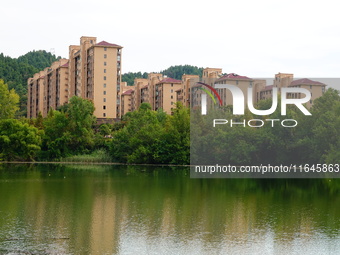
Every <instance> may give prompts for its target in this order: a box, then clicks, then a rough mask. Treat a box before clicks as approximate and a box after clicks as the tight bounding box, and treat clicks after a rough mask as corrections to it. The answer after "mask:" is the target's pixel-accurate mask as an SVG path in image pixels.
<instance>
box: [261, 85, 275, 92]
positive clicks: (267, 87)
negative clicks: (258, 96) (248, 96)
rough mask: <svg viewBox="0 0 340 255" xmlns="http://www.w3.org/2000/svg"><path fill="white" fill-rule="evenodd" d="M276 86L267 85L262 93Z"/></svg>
mask: <svg viewBox="0 0 340 255" xmlns="http://www.w3.org/2000/svg"><path fill="white" fill-rule="evenodd" d="M273 86H274V85H267V86H266V87H265V88H264V89H263V90H262V91H267V90H272V89H273Z"/></svg>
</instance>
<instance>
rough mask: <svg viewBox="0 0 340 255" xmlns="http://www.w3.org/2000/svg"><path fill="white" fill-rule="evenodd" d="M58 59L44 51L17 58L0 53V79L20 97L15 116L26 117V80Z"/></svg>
mask: <svg viewBox="0 0 340 255" xmlns="http://www.w3.org/2000/svg"><path fill="white" fill-rule="evenodd" d="M59 58H60V57H56V56H55V55H53V54H51V53H50V52H46V51H44V50H39V51H30V52H28V53H26V54H25V55H23V56H20V57H18V58H11V57H8V56H5V55H4V54H3V53H0V79H2V80H4V82H5V83H6V84H7V85H8V87H9V89H15V91H16V93H17V94H18V95H19V97H20V101H19V108H20V109H19V111H18V112H17V116H26V109H27V79H28V78H30V77H32V76H33V75H34V74H35V73H37V72H39V71H41V70H43V69H44V68H46V67H48V66H50V65H51V64H52V63H53V62H54V61H56V60H58V59H59Z"/></svg>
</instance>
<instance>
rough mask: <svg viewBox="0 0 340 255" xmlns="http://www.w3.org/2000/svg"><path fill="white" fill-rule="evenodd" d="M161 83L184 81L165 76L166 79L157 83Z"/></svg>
mask: <svg viewBox="0 0 340 255" xmlns="http://www.w3.org/2000/svg"><path fill="white" fill-rule="evenodd" d="M161 83H182V81H180V80H176V79H173V78H165V79H163V80H161V81H160V82H158V83H157V84H161Z"/></svg>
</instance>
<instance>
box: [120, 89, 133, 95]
mask: <svg viewBox="0 0 340 255" xmlns="http://www.w3.org/2000/svg"><path fill="white" fill-rule="evenodd" d="M132 92H133V89H129V90H127V91H125V92H123V94H122V95H131V93H132Z"/></svg>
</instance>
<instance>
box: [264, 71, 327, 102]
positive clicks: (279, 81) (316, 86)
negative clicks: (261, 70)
mask: <svg viewBox="0 0 340 255" xmlns="http://www.w3.org/2000/svg"><path fill="white" fill-rule="evenodd" d="M293 78H294V75H293V74H282V73H278V74H276V75H275V79H274V85H268V86H265V87H264V88H263V89H262V90H261V91H260V92H259V93H260V100H264V99H272V98H273V88H274V87H275V88H278V93H280V92H281V89H282V88H287V87H292V88H304V89H307V90H309V91H310V93H311V96H312V97H311V100H310V101H309V102H307V103H306V106H307V107H308V108H310V107H311V106H312V105H313V103H314V100H315V99H317V98H318V97H321V96H322V95H323V94H324V93H325V91H326V84H324V83H321V82H318V81H312V80H310V79H306V78H304V79H298V80H293ZM287 97H288V98H303V97H304V95H301V93H288V95H287Z"/></svg>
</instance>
